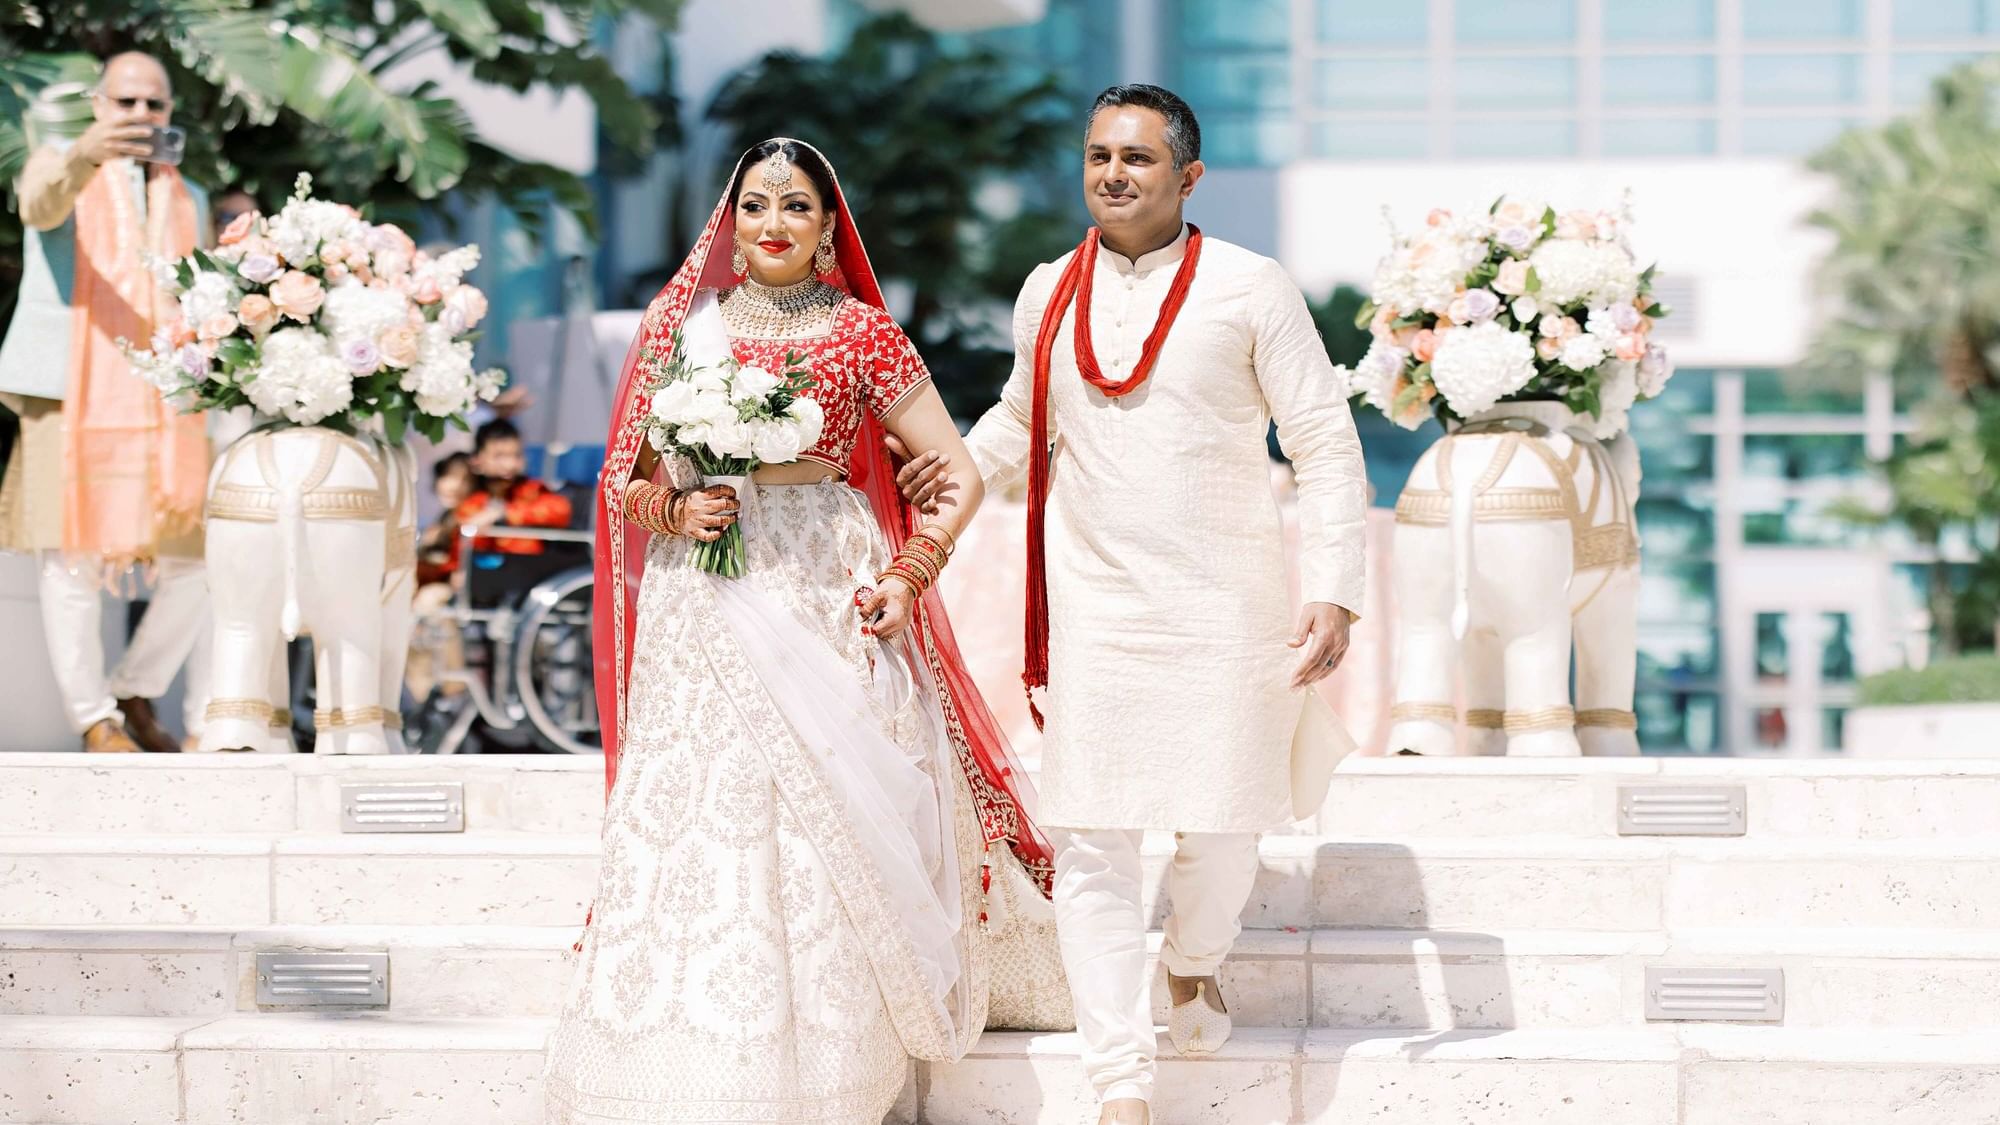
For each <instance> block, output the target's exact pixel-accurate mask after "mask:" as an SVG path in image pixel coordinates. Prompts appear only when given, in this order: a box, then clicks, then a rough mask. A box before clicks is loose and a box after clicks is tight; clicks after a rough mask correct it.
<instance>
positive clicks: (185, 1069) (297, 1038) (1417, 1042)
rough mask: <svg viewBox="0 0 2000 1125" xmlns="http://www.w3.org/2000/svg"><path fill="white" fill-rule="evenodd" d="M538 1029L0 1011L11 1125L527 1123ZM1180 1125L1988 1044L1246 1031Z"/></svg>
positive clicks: (1069, 1101) (1784, 1072)
mask: <svg viewBox="0 0 2000 1125" xmlns="http://www.w3.org/2000/svg"><path fill="white" fill-rule="evenodd" d="M550 1026H551V1021H549V1020H547V1019H530V1018H520V1019H506V1020H463V1019H462V1020H414V1019H407V1018H392V1017H380V1016H349V1017H325V1016H228V1017H222V1018H219V1019H203V1018H195V1019H172V1018H163V1017H150V1018H149V1017H69V1018H62V1017H34V1016H11V1017H0V1075H5V1076H7V1078H8V1081H6V1082H0V1122H6V1123H7V1125H57V1123H61V1125H224V1123H227V1125H246V1123H253V1122H254V1123H259V1125H262V1123H266V1122H288V1123H289V1122H312V1123H314V1125H360V1123H364V1122H365V1123H371V1125H373V1123H390V1125H418V1123H423V1125H431V1123H436V1122H447V1121H449V1122H459V1121H467V1122H470V1121H477V1122H480V1123H481V1125H540V1122H542V1120H543V1116H542V1110H543V1107H542V1094H541V1081H540V1073H541V1065H542V1046H543V1044H544V1042H545V1041H546V1039H547V1035H548V1030H549V1028H550ZM1078 1047H1079V1043H1078V1039H1077V1037H1076V1036H1074V1035H1028V1034H1019V1033H992V1034H988V1035H986V1036H984V1037H982V1039H981V1040H980V1042H979V1043H978V1045H977V1046H976V1047H975V1048H974V1050H973V1052H972V1053H971V1054H970V1055H968V1056H967V1057H966V1058H965V1059H964V1060H962V1061H960V1062H957V1063H953V1064H949V1065H930V1066H925V1067H923V1068H922V1071H921V1073H920V1074H919V1075H918V1078H917V1081H916V1083H915V1085H914V1089H913V1090H911V1091H910V1092H909V1093H908V1094H906V1096H905V1100H904V1103H903V1105H902V1106H900V1107H899V1108H898V1109H897V1110H896V1111H895V1112H894V1113H892V1114H891V1116H890V1117H889V1118H888V1119H887V1123H885V1125H891V1123H893V1125H908V1123H910V1122H913V1121H915V1120H917V1115H918V1114H919V1113H920V1114H921V1119H922V1120H923V1121H925V1122H928V1123H930V1125H974V1123H976V1125H1072V1123H1074V1122H1078V1121H1088V1120H1090V1119H1091V1107H1090V1104H1089V1102H1090V1095H1089V1093H1088V1090H1087V1087H1086V1085H1085V1081H1084V1078H1083V1073H1082V1067H1081V1066H1080V1064H1079V1062H1078V1057H1077V1056H1078ZM1161 1054H1162V1060H1161V1066H1160V1076H1159V1087H1158V1089H1157V1091H1156V1100H1155V1120H1159V1121H1169V1122H1174V1123H1175V1125H1295V1123H1296V1125H1348V1123H1351V1122H1362V1121H1366V1122H1369V1123H1371V1125H1441V1123H1447V1122H1449V1123H1454V1125H1455V1123H1458V1122H1468V1123H1472V1122H1476V1123H1477V1125H1606V1123H1615V1125H1830V1123H1847V1122H1853V1123H1856V1125H1862V1123H1866V1125H1875V1123H1877V1122H1890V1121H1909V1122H1912V1123H1913V1125H1914V1123H1917V1122H1921V1123H1923V1125H1975V1123H1983V1122H1990V1121H1992V1120H1994V1116H1995V1111H1994V1106H1995V1105H1996V1104H2000V1056H1996V1054H1995V1052H1994V1050H1993V1046H1992V1037H1991V1036H1987V1035H1920V1034H1913V1033H1907V1032H1904V1033H1893V1032H1891V1033H1885V1032H1863V1033H1855V1032H1825V1031H1799V1030H1793V1029H1784V1028H1707V1027H1698V1028H1697V1027H1687V1028H1647V1029H1636V1030H1635V1029H1617V1028H1611V1029H1603V1028H1587V1029H1575V1030H1565V1031H1501V1032H1477V1031H1447V1032H1436V1031H1419V1032H1366V1031H1319V1030H1313V1031H1279V1030H1258V1029H1250V1030H1245V1031H1241V1032H1239V1033H1238V1034H1237V1036H1236V1037H1235V1038H1234V1039H1233V1040H1232V1041H1231V1042H1230V1043H1229V1044H1228V1045H1227V1046H1226V1047H1225V1048H1224V1049H1223V1050H1222V1051H1220V1052H1218V1053H1216V1054H1214V1055H1209V1056H1202V1057H1199V1058H1187V1059H1183V1058H1178V1057H1175V1056H1174V1055H1173V1052H1172V1048H1171V1046H1170V1045H1168V1044H1167V1043H1166V1042H1165V1040H1164V1037H1163V1038H1162V1042H1161Z"/></svg>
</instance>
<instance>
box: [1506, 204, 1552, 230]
mask: <svg viewBox="0 0 2000 1125" xmlns="http://www.w3.org/2000/svg"><path fill="white" fill-rule="evenodd" d="M1546 210H1547V208H1546V207H1541V206H1538V205H1536V204H1533V203H1526V202H1523V201H1521V200H1519V199H1506V200H1502V201H1501V203H1500V207H1499V209H1498V210H1496V211H1494V212H1493V225H1494V226H1496V227H1537V228H1538V227H1540V226H1541V225H1542V215H1543V213H1544V212H1545V211H1546Z"/></svg>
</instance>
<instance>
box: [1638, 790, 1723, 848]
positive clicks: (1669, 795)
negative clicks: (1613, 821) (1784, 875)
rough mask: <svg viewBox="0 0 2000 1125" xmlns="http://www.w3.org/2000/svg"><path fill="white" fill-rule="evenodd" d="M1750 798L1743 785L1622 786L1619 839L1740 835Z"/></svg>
mask: <svg viewBox="0 0 2000 1125" xmlns="http://www.w3.org/2000/svg"><path fill="white" fill-rule="evenodd" d="M1749 805H1750V798H1749V796H1748V793H1747V791H1746V789H1745V787H1744V786H1742V785H1621V786H1619V787H1618V834H1619V835H1620V836H1741V835H1743V834H1744V833H1745V832H1747V831H1749V825H1750V814H1749Z"/></svg>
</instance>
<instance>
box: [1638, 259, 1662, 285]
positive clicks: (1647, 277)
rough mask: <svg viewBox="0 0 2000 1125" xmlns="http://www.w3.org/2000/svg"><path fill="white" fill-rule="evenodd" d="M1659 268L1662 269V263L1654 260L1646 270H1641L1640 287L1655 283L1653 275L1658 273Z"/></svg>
mask: <svg viewBox="0 0 2000 1125" xmlns="http://www.w3.org/2000/svg"><path fill="white" fill-rule="evenodd" d="M1659 269H1660V263H1658V262H1654V263H1653V264H1652V265H1650V266H1647V267H1646V268H1645V269H1644V270H1642V271H1640V273H1639V288H1641V289H1645V288H1648V287H1650V286H1651V285H1652V284H1653V275H1654V274H1655V273H1658V272H1659Z"/></svg>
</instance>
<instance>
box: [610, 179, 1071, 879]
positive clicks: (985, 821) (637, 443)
mask: <svg viewBox="0 0 2000 1125" xmlns="http://www.w3.org/2000/svg"><path fill="white" fill-rule="evenodd" d="M794 143H798V144H800V145H801V146H802V147H806V148H811V146H810V145H805V144H804V142H794ZM813 151H815V152H817V151H818V150H817V149H814V150H813ZM748 157H749V154H748V153H745V154H744V156H743V157H740V158H738V160H737V162H736V171H735V172H732V173H731V174H730V177H729V182H730V183H731V184H734V183H735V181H736V175H737V173H740V172H741V170H742V167H743V162H744V160H746V159H748ZM821 159H822V160H824V159H825V156H824V154H821ZM832 166H833V164H832V162H831V161H827V167H828V168H832ZM828 190H829V191H830V192H831V194H832V199H831V203H832V206H833V207H834V210H835V214H836V215H837V216H838V221H837V222H836V224H835V226H834V251H835V257H836V259H837V260H838V263H839V264H838V265H837V266H836V267H835V269H834V272H832V273H830V274H822V275H821V276H820V280H822V281H824V282H826V283H827V284H829V285H832V286H835V287H836V288H838V289H840V290H842V291H843V292H845V293H847V294H849V295H850V296H852V297H854V298H855V299H856V300H859V301H863V302H866V303H867V304H870V305H873V306H875V307H876V308H878V309H880V308H884V305H883V302H882V290H881V287H880V286H879V285H877V284H876V281H875V271H874V269H873V267H871V266H870V265H869V264H868V252H867V251H866V250H865V249H863V247H862V245H861V236H860V233H859V231H858V230H857V228H856V227H855V224H854V216H853V215H852V214H851V213H850V212H849V211H848V209H847V198H846V196H845V195H844V194H843V193H842V192H841V190H840V184H839V182H838V178H837V177H836V182H835V183H833V184H831V185H828ZM735 234H736V208H735V201H734V200H732V199H731V198H730V196H729V188H728V186H726V185H725V187H724V188H723V195H722V198H721V199H720V200H718V201H717V203H716V205H715V211H714V213H713V214H711V215H710V216H709V220H708V225H707V226H706V227H704V228H703V229H702V232H701V237H700V238H699V239H697V240H696V241H695V244H694V251H693V252H692V253H690V254H689V255H688V257H687V259H686V260H685V261H683V262H682V263H681V268H680V269H679V270H677V271H675V273H674V276H673V278H672V279H671V280H670V281H668V282H667V284H666V287H665V288H663V289H661V290H660V292H659V295H658V296H656V297H654V298H653V302H652V304H650V305H649V306H647V308H646V317H645V319H644V321H642V322H641V324H640V326H639V334H638V335H637V336H636V337H634V338H633V340H632V347H631V349H630V350H629V351H628V352H627V353H626V355H625V366H624V369H623V371H622V372H621V374H620V375H619V378H618V394H617V396H616V397H615V398H614V399H613V403H614V405H613V407H612V415H611V426H610V432H609V435H608V436H607V438H606V441H605V448H606V456H605V462H604V473H603V475H602V476H601V477H599V478H598V489H597V497H598V513H597V550H596V560H595V561H596V571H597V578H596V588H595V598H594V602H593V607H592V614H591V642H592V651H593V654H594V660H595V663H596V676H597V715H598V720H599V723H600V725H601V727H602V730H603V736H604V787H605V793H606V795H607V796H608V795H609V794H610V792H611V788H612V786H613V785H614V784H616V782H617V778H618V748H619V742H620V738H621V735H622V733H623V729H624V717H625V697H626V686H627V678H628V677H629V676H630V675H631V666H632V653H631V646H632V637H633V633H634V625H635V621H634V618H635V616H636V607H637V602H638V596H639V581H640V578H641V577H642V576H643V575H644V573H645V566H646V544H647V542H648V540H649V539H650V538H651V536H650V535H649V534H648V533H647V531H646V530H645V529H644V528H641V527H639V526H638V525H636V524H632V523H628V522H626V520H625V517H624V515H623V513H622V512H621V511H620V499H621V497H622V495H623V493H624V487H625V481H626V480H627V479H629V478H630V477H631V475H632V468H633V466H634V465H635V464H636V463H637V461H638V458H639V451H640V447H641V443H642V442H644V440H645V427H644V426H642V425H641V424H640V419H641V418H642V417H643V415H644V413H645V410H646V406H647V398H646V396H645V395H643V394H641V393H640V390H641V387H640V378H639V374H638V372H639V367H640V360H641V358H642V357H643V356H644V355H645V353H646V351H647V349H649V348H653V349H658V350H659V351H660V352H661V353H662V354H664V352H665V351H666V350H667V349H669V348H671V346H672V340H673V335H674V333H675V332H676V331H678V330H679V329H680V327H681V325H682V324H683V323H684V322H685V321H686V319H687V314H688V309H689V307H690V306H691V305H692V304H693V303H694V297H695V294H696V293H697V292H699V291H700V290H702V289H726V288H728V287H730V286H732V285H734V284H736V282H737V280H738V278H737V276H736V275H735V274H734V273H733V272H732V271H731V269H730V266H729V250H730V246H731V244H732V243H733V241H734V239H735ZM882 434H883V431H882V425H881V423H880V422H878V421H876V420H875V418H874V417H873V416H870V415H864V416H863V418H862V425H861V433H860V436H859V437H858V438H857V439H856V440H855V445H854V456H853V463H852V465H851V466H850V470H849V474H848V483H849V484H851V485H852V486H853V487H854V488H856V489H858V490H860V492H861V493H862V494H863V495H865V496H866V497H867V498H868V506H869V508H870V510H872V511H873V512H874V513H875V520H876V522H877V523H878V524H880V525H881V528H882V534H883V535H884V536H885V537H886V538H887V540H888V541H889V543H890V544H891V545H898V546H899V545H901V543H902V541H903V539H904V538H905V537H907V536H908V535H909V534H910V532H911V531H913V530H915V528H916V526H917V520H918V515H917V513H916V512H915V511H914V510H913V509H911V508H910V506H909V505H908V504H906V503H904V502H903V497H902V494H901V493H900V492H899V491H898V490H897V488H896V474H895V471H894V469H893V467H892V466H891V464H890V460H889V454H888V451H887V449H885V448H884V446H883V444H882ZM911 639H912V642H913V644H914V646H915V650H916V651H917V652H918V653H920V654H921V655H922V656H923V658H924V661H925V663H926V664H928V665H929V669H930V672H931V676H932V678H933V680H934V681H935V683H936V687H937V695H938V699H939V702H940V704H941V705H942V706H943V708H944V712H945V723H946V726H947V727H949V728H950V731H951V735H952V742H953V745H954V748H955V749H956V750H957V751H958V754H959V759H960V763H961V765H962V766H963V767H964V769H965V774H966V781H967V782H968V783H969V785H970V787H971V790H972V795H973V801H974V802H975V803H976V804H977V805H978V812H979V822H980V825H981V827H982V829H983V830H984V833H985V836H986V842H987V844H989V845H992V844H996V843H999V842H1000V841H1003V840H1004V841H1006V842H1007V843H1008V844H1009V845H1010V846H1012V847H1013V849H1014V851H1015V854H1016V855H1018V856H1019V857H1020V859H1021V863H1022V865H1023V866H1024V867H1026V868H1027V870H1028V872H1029V873H1030V874H1031V875H1033V876H1034V877H1035V879H1036V881H1037V882H1038V883H1039V884H1040V885H1041V887H1042V891H1043V893H1044V894H1046V893H1047V892H1048V889H1049V880H1050V878H1051V876H1052V874H1053V871H1054V868H1053V862H1052V858H1051V852H1050V850H1049V845H1048V842H1047V841H1046V840H1045V839H1044V838H1043V837H1042V834H1041V832H1040V831H1039V830H1038V829H1037V828H1036V827H1035V825H1034V823H1033V820H1032V816H1033V810H1032V808H1031V807H1030V803H1031V802H1032V800H1033V797H1032V790H1031V788H1030V786H1029V784H1028V779H1027V775H1026V774H1025V773H1024V772H1023V771H1022V770H1021V768H1020V764H1019V763H1018V762H1016V761H1015V759H1014V755H1013V752H1012V750H1011V749H1010V748H1009V747H1008V745H1007V739H1006V736H1005V735H1003V734H1002V733H1001V732H1000V724H999V723H998V722H996V721H995V720H994V718H993V713H992V712H991V711H989V710H988V709H987V707H986V701H985V700H984V699H983V698H981V697H980V694H979V689H978V687H977V686H975V685H974V683H973V681H972V675H971V673H970V672H968V671H967V670H966V667H965V661H964V660H963V659H962V658H961V657H960V656H959V651H958V643H957V641H956V639H955V638H954V637H953V635H952V631H951V622H950V620H949V619H948V618H947V617H946V615H945V609H944V600H943V599H942V598H941V597H940V596H939V595H938V592H937V591H936V590H935V589H933V590H931V591H930V592H928V593H926V594H925V595H924V596H923V599H922V600H921V601H920V602H919V603H918V606H917V614H916V619H915V622H914V624H913V625H912V629H911Z"/></svg>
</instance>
